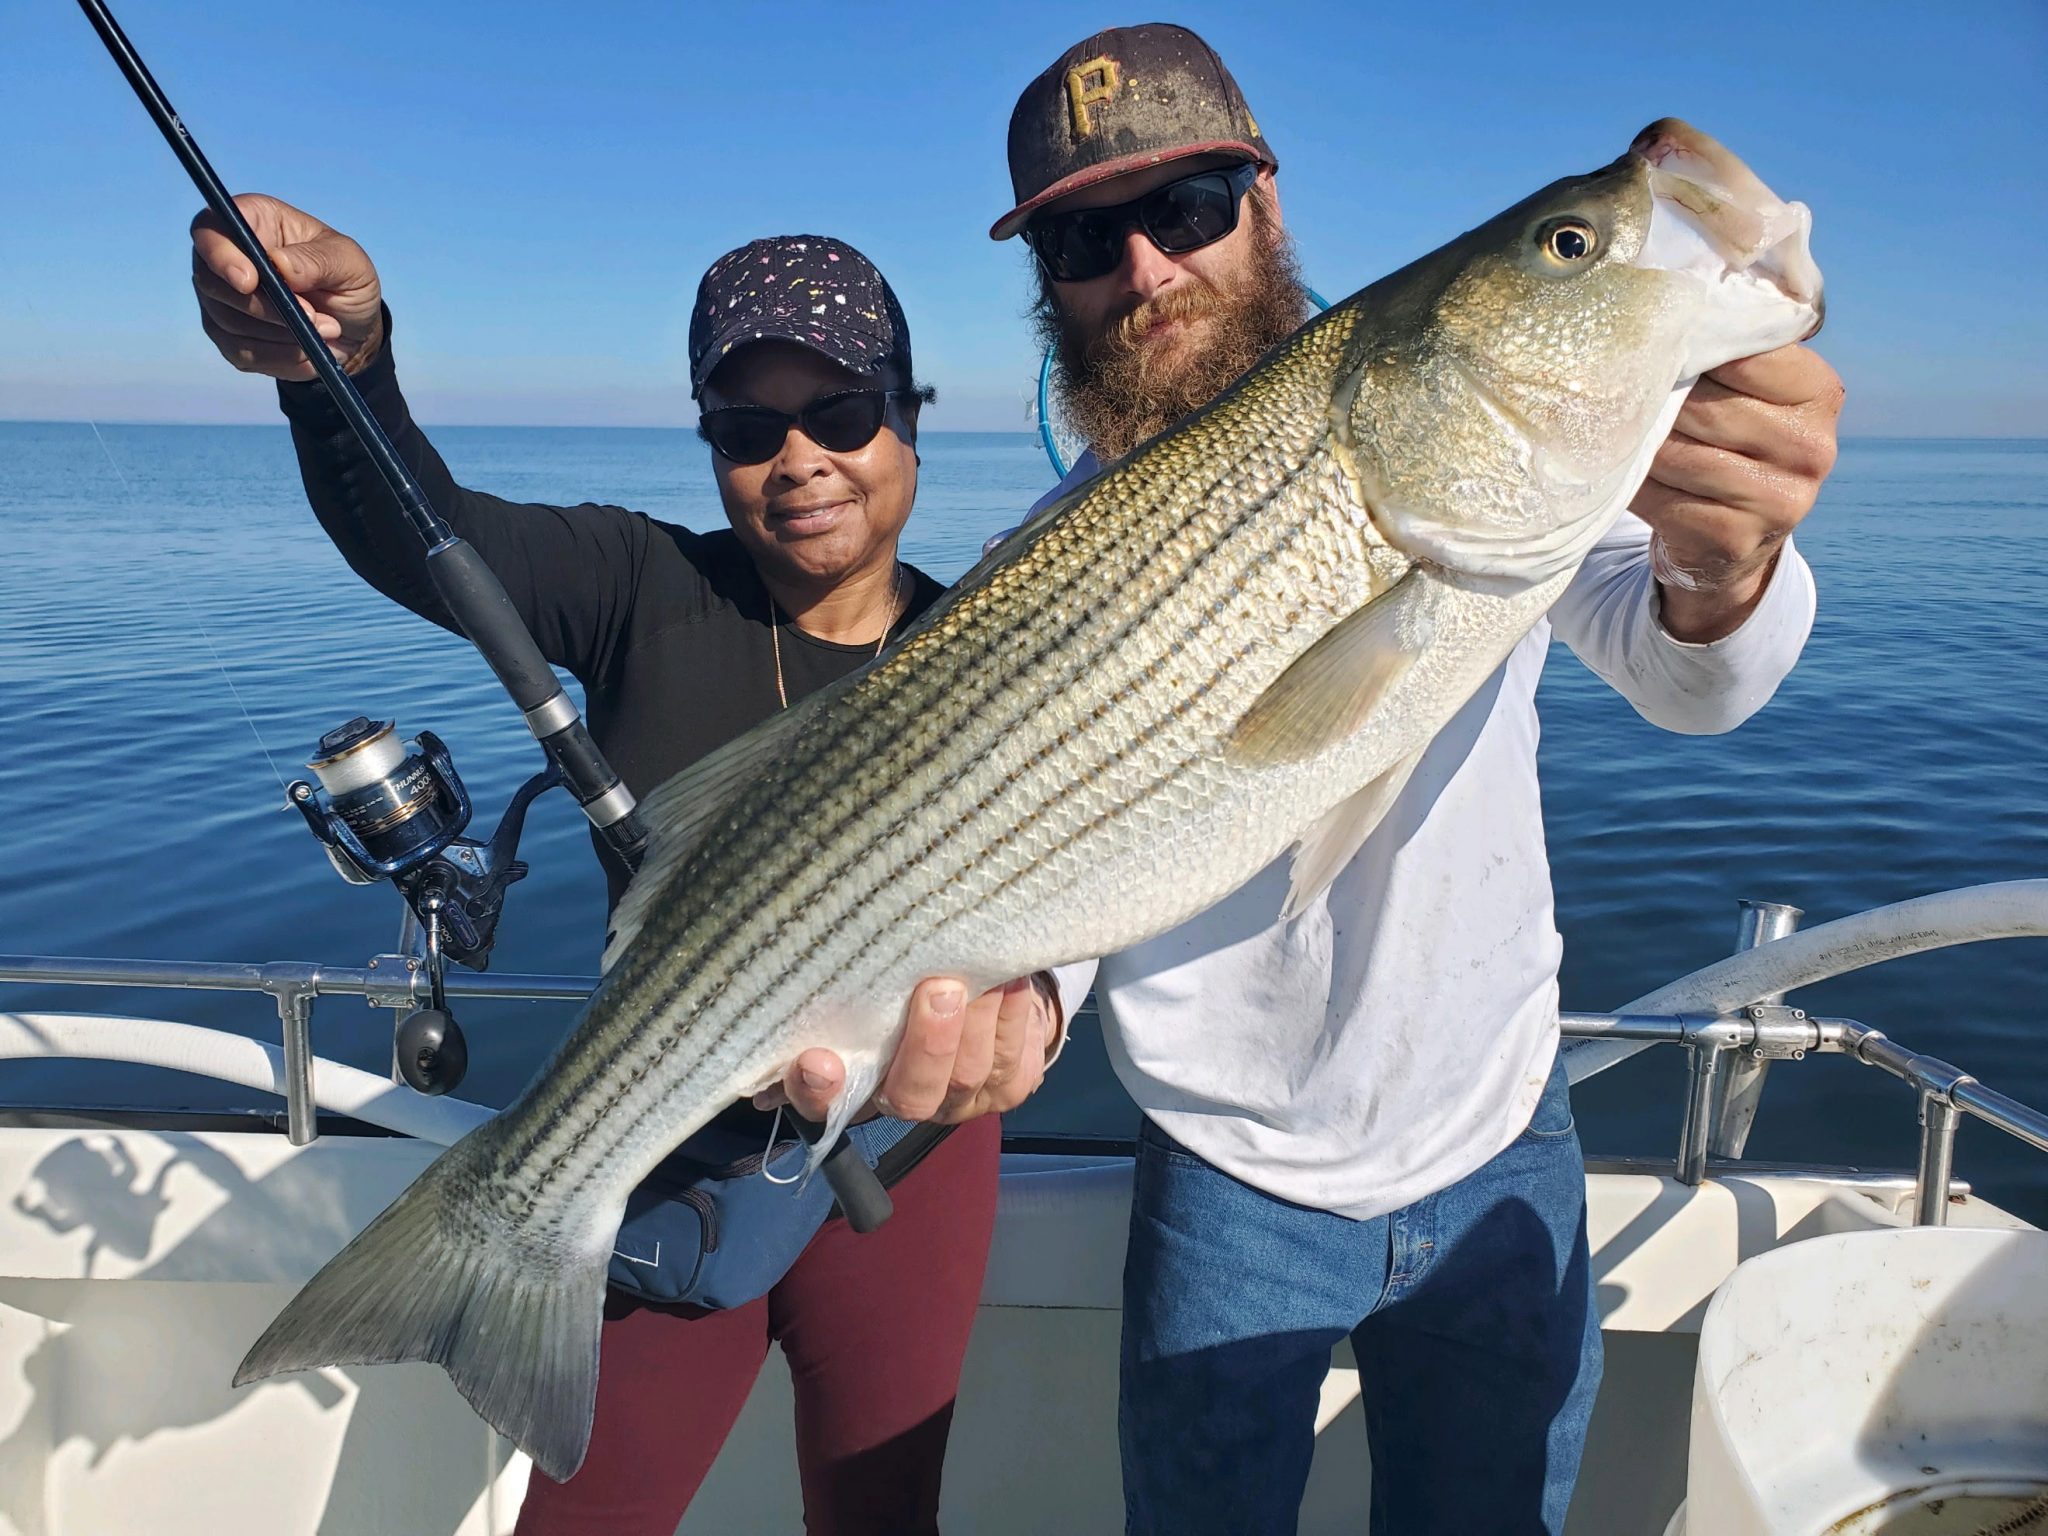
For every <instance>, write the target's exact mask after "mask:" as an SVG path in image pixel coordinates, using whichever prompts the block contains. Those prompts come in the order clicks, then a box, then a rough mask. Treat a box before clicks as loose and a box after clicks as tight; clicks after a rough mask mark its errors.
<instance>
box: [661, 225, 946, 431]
mask: <svg viewBox="0 0 2048 1536" xmlns="http://www.w3.org/2000/svg"><path fill="white" fill-rule="evenodd" d="M770 340H775V341H793V342H796V343H797V344H798V345H799V346H805V347H809V348H810V349H811V350H812V351H814V352H817V353H820V354H822V355H823V356H825V357H828V358H830V359H831V360H832V361H833V362H835V363H838V364H839V365H840V366H841V367H843V368H847V369H850V370H852V371H853V372H855V373H862V374H872V373H879V372H881V371H882V370H883V369H885V368H887V367H889V366H890V365H891V364H894V365H895V366H896V368H897V370H898V380H897V382H898V383H900V384H901V385H903V386H908V384H909V383H910V325H909V323H908V322H907V321H906V320H905V319H904V318H903V306H902V305H901V304H899V303H897V302H896V295H895V293H894V292H893V291H892V290H891V289H890V287H889V284H888V281H887V280H886V279H885V278H884V277H883V276H882V274H881V273H880V272H879V271H877V270H876V269H875V264H874V263H873V262H871V261H869V260H868V259H867V257H865V256H863V255H861V253H860V252H859V251H856V250H855V249H854V248H853V247H852V246H850V245H848V244H847V243H846V242H845V241H843V240H834V239H832V238H831V237H830V236H827V235H775V236H772V237H770V238H769V239H766V240H755V241H752V242H750V243H749V244H747V245H743V246H741V247H740V248H739V249H738V250H736V251H727V252H726V253H725V254H724V255H723V256H721V257H719V258H718V260H716V261H714V262H713V263H711V266H710V268H709V269H708V270H707V271H706V272H705V274H704V279H703V281H702V282H700V283H698V284H697V304H696V307H695V308H694V309H693V310H691V312H690V395H691V398H693V399H694V398H696V397H697V396H699V395H701V394H703V392H704V381H705V380H706V379H708V378H710V377H711V374H712V371H713V370H714V369H716V368H717V367H718V365H719V364H720V363H722V362H724V361H725V359H726V358H727V356H729V355H730V354H731V353H733V352H734V351H736V350H738V349H739V348H740V347H743V346H745V345H747V343H749V342H753V341H770Z"/></svg>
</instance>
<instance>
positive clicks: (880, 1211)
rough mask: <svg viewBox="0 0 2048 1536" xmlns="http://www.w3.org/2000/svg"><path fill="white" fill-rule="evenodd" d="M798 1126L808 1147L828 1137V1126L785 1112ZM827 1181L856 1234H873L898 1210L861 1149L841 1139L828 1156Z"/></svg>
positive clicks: (795, 1113) (826, 1166)
mask: <svg viewBox="0 0 2048 1536" xmlns="http://www.w3.org/2000/svg"><path fill="white" fill-rule="evenodd" d="M783 1113H784V1114H785V1115H787V1116H788V1117H789V1119H790V1123H791V1124H793V1125H794V1126H795V1127H796V1133H797V1135H799V1136H801V1137H802V1138H803V1140H804V1144H805V1145H806V1146H812V1147H815V1146H816V1145H817V1144H818V1138H819V1137H820V1136H823V1135H824V1134H825V1127H824V1126H822V1125H820V1124H818V1122H817V1121H815V1120H806V1119H805V1118H804V1117H803V1116H802V1115H800V1114H798V1113H797V1112H796V1111H795V1110H793V1109H785V1110H784V1111H783ZM824 1170H825V1182H826V1183H827V1184H830V1185H831V1186H832V1193H833V1194H834V1195H836V1196H838V1197H839V1209H840V1210H841V1211H842V1212H844V1213H845V1216H846V1224H847V1225H848V1226H849V1227H851V1228H853V1230H854V1231H856V1232H872V1231H874V1230H875V1228H877V1227H879V1226H880V1225H881V1224H882V1223H883V1222H885V1221H887V1220H888V1219H889V1216H890V1214H891V1213H892V1212H893V1211H894V1210H895V1209H896V1203H895V1201H893V1200H891V1199H890V1198H889V1191H888V1190H886V1189H884V1188H882V1181H881V1180H880V1179H878V1178H876V1177H875V1170H874V1169H872V1168H870V1167H869V1166H868V1164H867V1159H866V1158H864V1157H862V1156H861V1155H860V1149H859V1148H857V1147H856V1146H854V1144H853V1143H852V1142H850V1141H848V1140H847V1139H846V1138H845V1137H844V1136H841V1137H840V1138H839V1140H838V1143H837V1144H836V1145H835V1146H834V1147H833V1148H832V1150H831V1151H830V1152H827V1153H826V1154H825V1162H824Z"/></svg>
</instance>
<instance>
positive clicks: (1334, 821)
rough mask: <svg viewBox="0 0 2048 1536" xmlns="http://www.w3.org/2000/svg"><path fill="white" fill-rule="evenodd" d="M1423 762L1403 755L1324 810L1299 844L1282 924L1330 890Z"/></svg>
mask: <svg viewBox="0 0 2048 1536" xmlns="http://www.w3.org/2000/svg"><path fill="white" fill-rule="evenodd" d="M1421 761H1422V754H1421V753H1420V752H1418V753H1416V754H1415V755H1414V756H1413V757H1405V758H1403V759H1402V760H1401V761H1400V762H1398V763H1396V764H1394V766H1393V767H1391V768H1389V769H1388V770H1387V771H1386V772H1385V773H1383V774H1381V775H1380V776H1379V777H1378V778H1376V779H1374V780H1373V781H1372V782H1371V783H1370V784H1368V785H1366V786H1365V788H1363V789H1361V790H1360V791H1358V793H1357V794H1355V795H1353V796H1351V798H1350V799H1348V800H1345V801H1343V802H1342V803H1341V804H1339V805H1338V806H1337V807H1336V808H1335V809H1334V810H1331V811H1328V812H1325V813H1324V815H1323V819H1322V820H1321V821H1318V822H1317V823H1316V824H1315V825H1314V826H1313V827H1310V828H1309V829H1308V832H1307V833H1306V834H1305V835H1304V836H1303V837H1302V839H1301V841H1300V842H1298V843H1296V844H1295V845H1294V865H1293V877H1292V878H1291V879H1290V880H1289V881H1288V884H1287V900H1286V902H1285V903H1284V904H1283V905H1282V906H1281V908H1280V920H1281V921H1282V922H1283V923H1284V922H1292V921H1293V920H1294V919H1295V918H1297V917H1299V916H1301V914H1302V913H1303V912H1305V911H1307V910H1308V906H1309V903H1310V902H1312V901H1314V900H1315V899H1316V898H1317V897H1318V896H1320V895H1322V894H1323V892H1324V891H1325V890H1326V889H1328V887H1329V884H1330V882H1331V881H1332V880H1334V879H1336V878H1337V875H1338V872H1339V871H1341V870H1342V869H1343V868H1344V866H1345V865H1346V864H1349V863H1350V862H1351V860H1352V858H1353V856H1354V855H1356V854H1357V852H1358V850H1359V849H1360V848H1363V847H1364V846H1365V840H1366V839H1367V838H1368V837H1370V836H1372V833H1373V828H1375V827H1377V826H1378V825H1379V824H1380V822H1381V821H1382V820H1384V819H1385V817H1386V814H1387V812H1388V811H1389V810H1390V809H1392V808H1393V804H1394V802H1395V801H1396V800H1398V799H1399V798H1400V797H1401V791H1402V790H1403V789H1405V788H1407V786H1408V777H1409V775H1410V774H1412V773H1414V772H1415V765H1416V764H1417V763H1419V762H1421Z"/></svg>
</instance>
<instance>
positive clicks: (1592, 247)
mask: <svg viewBox="0 0 2048 1536" xmlns="http://www.w3.org/2000/svg"><path fill="white" fill-rule="evenodd" d="M1536 243H1537V244H1538V245H1539V246H1541V247H1542V248H1543V253H1544V254H1545V255H1546V256H1549V257H1550V258H1551V259H1552V260H1553V261H1562V262H1570V263H1577V262H1581V261H1584V260H1586V258H1587V257H1589V256H1591V255H1592V254H1593V253H1594V251H1596V250H1598V249H1599V246H1600V237H1599V235H1598V234H1597V233H1596V232H1595V231H1594V229H1593V226H1592V225H1590V224H1588V223H1586V222H1585V220H1583V219H1555V220H1553V221H1552V222H1550V223H1548V224H1546V225H1544V226H1543V228H1542V229H1540V230H1538V231H1537V232H1536Z"/></svg>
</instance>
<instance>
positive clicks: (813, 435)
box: [697, 389, 923, 464]
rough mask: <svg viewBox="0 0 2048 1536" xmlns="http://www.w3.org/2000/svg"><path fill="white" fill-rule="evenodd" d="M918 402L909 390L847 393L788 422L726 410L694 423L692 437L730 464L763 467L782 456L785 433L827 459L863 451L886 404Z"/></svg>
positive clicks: (761, 408) (752, 410)
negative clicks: (818, 450) (800, 438)
mask: <svg viewBox="0 0 2048 1536" xmlns="http://www.w3.org/2000/svg"><path fill="white" fill-rule="evenodd" d="M912 396H916V397H917V398H920V399H921V398H923V396H922V393H921V392H920V391H918V390H914V389H848V390H843V391H841V392H840V393H838V394H836V395H821V396H819V397H818V398H817V399H816V400H813V401H812V402H811V403H810V404H809V405H807V406H805V407H804V408H803V409H802V410H800V411H798V412H797V413H796V414H795V415H794V416H792V415H790V414H789V412H787V411H778V410H774V409H772V408H770V407H768V406H765V405H727V406H721V407H719V408H718V409H717V410H715V411H705V412H703V413H702V414H701V415H699V416H698V418H697V435H698V436H700V437H702V438H703V439H704V441H705V442H707V443H709V444H710V445H711V446H712V447H713V448H715V449H717V450H718V452H719V453H721V454H723V455H724V456H725V457H726V458H728V459H730V460H731V461H732V462H733V463H735V464H765V463H767V462H768V461H769V460H770V459H772V458H774V457H775V455H776V454H778V453H780V452H781V451H782V444H783V441H784V439H786V438H787V437H788V436H789V429H790V428H791V427H795V428H797V429H798V430H799V431H801V432H802V433H803V435H804V436H805V437H808V438H809V439H810V440H811V441H812V442H814V443H816V444H817V445H818V446H819V447H820V448H823V449H824V450H825V451H826V452H827V453H852V452H854V451H856V450H857V449H861V448H865V447H867V445H868V444H869V443H871V442H873V441H874V440H875V434H876V433H877V432H879V431H881V430H882V421H883V418H884V417H886V416H887V415H888V413H889V402H890V400H891V399H904V398H909V397H912Z"/></svg>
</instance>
